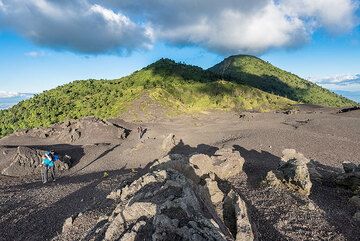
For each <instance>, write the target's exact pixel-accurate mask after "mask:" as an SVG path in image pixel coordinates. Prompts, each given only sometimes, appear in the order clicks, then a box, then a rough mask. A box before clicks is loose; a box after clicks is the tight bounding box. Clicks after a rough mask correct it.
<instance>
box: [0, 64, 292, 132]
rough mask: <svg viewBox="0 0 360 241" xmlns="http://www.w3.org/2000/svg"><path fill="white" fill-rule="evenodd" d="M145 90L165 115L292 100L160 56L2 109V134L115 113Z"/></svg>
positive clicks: (285, 103) (283, 105) (269, 105)
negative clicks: (122, 73) (121, 73)
mask: <svg viewBox="0 0 360 241" xmlns="http://www.w3.org/2000/svg"><path fill="white" fill-rule="evenodd" d="M144 95H147V96H149V97H150V98H151V99H152V100H154V101H156V102H157V103H159V104H160V105H161V106H163V107H164V108H165V109H166V110H167V113H168V114H179V113H194V112H199V111H204V110H211V109H221V110H230V109H243V110H258V111H267V110H271V109H281V108H287V107H288V106H289V105H291V104H294V103H295V102H293V101H290V100H288V99H286V98H283V97H279V96H276V95H272V94H269V93H266V92H263V91H261V90H258V89H256V88H253V87H250V86H246V85H243V84H239V83H235V82H231V81H226V80H222V79H221V78H219V77H218V75H217V74H214V73H212V72H210V71H205V70H203V69H201V68H199V67H195V66H189V65H185V64H178V63H175V62H174V61H172V60H168V59H162V60H159V61H157V62H155V63H154V64H151V65H149V66H148V67H146V68H144V69H142V70H139V71H136V72H134V73H133V74H131V75H129V76H127V77H124V78H121V79H118V80H111V81H110V80H83V81H74V82H72V83H70V84H66V85H63V86H59V87H57V88H55V89H52V90H49V91H45V92H43V93H42V94H39V95H36V96H34V97H33V98H31V99H29V100H25V101H22V102H20V103H19V104H17V105H16V106H14V107H12V108H10V109H9V110H3V111H0V123H1V124H0V136H5V135H7V134H10V133H12V132H14V131H17V130H19V129H28V128H35V127H42V126H45V127H46V126H50V125H51V124H54V123H58V122H62V121H65V120H67V119H78V118H81V117H85V116H95V117H98V118H103V119H107V118H111V117H117V116H119V114H121V113H123V112H124V111H126V110H127V109H128V108H130V107H131V103H132V102H133V101H135V100H137V99H139V98H140V97H142V96H144ZM144 109H145V107H144Z"/></svg>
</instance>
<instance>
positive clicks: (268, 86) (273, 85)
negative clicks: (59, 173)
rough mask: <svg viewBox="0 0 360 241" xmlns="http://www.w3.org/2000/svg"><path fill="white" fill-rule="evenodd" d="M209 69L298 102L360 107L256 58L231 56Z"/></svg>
mask: <svg viewBox="0 0 360 241" xmlns="http://www.w3.org/2000/svg"><path fill="white" fill-rule="evenodd" d="M209 70H210V71H213V72H215V73H217V74H220V75H221V76H223V77H225V78H228V79H234V80H236V81H237V82H238V83H243V84H247V85H250V86H253V87H256V88H259V89H261V90H263V91H266V92H269V93H274V94H276V95H280V96H284V97H287V98H289V99H292V100H295V101H298V102H303V103H308V104H316V105H322V106H329V107H344V106H351V105H356V104H357V103H356V102H354V101H351V100H349V99H347V98H344V97H342V96H340V95H337V94H335V93H333V92H331V91H329V90H327V89H324V88H322V87H320V86H318V85H316V84H314V83H312V82H309V81H307V80H304V79H302V78H300V77H298V76H296V75H294V74H292V73H289V72H286V71H284V70H281V69H279V68H277V67H275V66H273V65H271V64H270V63H268V62H265V61H263V60H261V59H259V58H256V57H253V56H247V55H238V56H231V57H229V58H227V59H225V60H224V61H223V62H221V63H219V64H217V65H215V66H214V67H212V68H210V69H209Z"/></svg>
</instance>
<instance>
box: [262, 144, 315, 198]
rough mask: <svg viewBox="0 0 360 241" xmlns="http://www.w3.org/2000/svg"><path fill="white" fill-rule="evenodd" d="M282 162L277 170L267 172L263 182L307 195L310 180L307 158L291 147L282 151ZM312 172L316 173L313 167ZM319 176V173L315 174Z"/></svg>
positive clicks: (309, 189) (310, 183)
mask: <svg viewBox="0 0 360 241" xmlns="http://www.w3.org/2000/svg"><path fill="white" fill-rule="evenodd" d="M281 160H282V162H281V163H280V165H279V168H278V169H277V170H273V171H270V172H268V173H267V175H266V179H265V182H266V183H267V184H269V185H271V186H273V187H276V188H287V189H290V190H292V191H295V192H298V193H300V194H301V195H305V196H309V195H310V191H311V187H312V182H311V180H310V170H309V168H308V164H309V162H310V161H309V160H308V159H307V158H305V156H304V155H303V154H301V153H298V152H296V151H295V150H293V149H286V150H284V151H283V157H282V159H281ZM312 172H313V173H317V171H316V168H315V167H313V170H312ZM316 175H317V176H321V175H320V174H316Z"/></svg>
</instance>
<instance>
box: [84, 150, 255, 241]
mask: <svg viewBox="0 0 360 241" xmlns="http://www.w3.org/2000/svg"><path fill="white" fill-rule="evenodd" d="M219 153H221V152H219ZM225 153H227V154H226V155H229V156H228V157H227V159H229V160H230V159H231V158H235V156H236V157H237V158H238V156H237V154H235V155H233V154H231V153H233V152H232V151H231V152H230V151H225ZM219 156H220V154H219ZM200 157H201V161H199V162H196V167H195V164H194V163H191V162H190V160H189V158H188V157H186V156H183V155H169V156H167V157H164V158H162V159H160V160H158V161H157V162H155V163H154V165H153V166H152V167H151V168H150V171H149V173H146V174H144V175H143V176H141V177H140V178H139V179H137V180H135V181H134V182H132V183H131V184H129V185H127V186H125V187H123V188H122V189H120V190H117V191H114V192H113V193H112V194H111V195H110V197H111V198H113V197H117V199H116V200H117V201H119V203H118V204H117V206H116V208H115V209H114V211H113V213H112V214H111V215H110V216H109V217H108V218H107V220H105V223H104V220H101V222H102V225H100V224H101V223H100V222H99V223H98V225H97V230H98V232H93V233H92V235H93V236H92V237H91V235H90V238H93V239H98V238H99V239H104V240H171V241H172V240H174V239H175V240H194V241H195V240H196V241H197V240H204V241H205V240H224V241H225V240H245V241H247V240H248V241H251V240H254V239H255V237H254V233H253V228H252V225H251V223H250V220H249V216H248V214H247V208H246V204H245V202H244V201H243V200H242V199H241V197H240V196H239V195H238V194H237V193H235V192H234V191H233V190H230V191H229V192H228V193H224V192H223V191H222V190H220V188H219V185H218V184H219V183H218V180H220V179H219V176H218V175H217V173H216V171H214V170H215V169H216V168H215V169H214V167H211V165H212V164H213V163H214V162H213V161H214V160H213V159H212V158H210V157H208V158H205V155H204V156H202V155H201V156H197V157H195V159H197V158H200ZM190 159H191V158H190ZM224 159H226V158H225V157H224V158H223V161H225V162H226V160H224ZM206 161H210V162H209V163H207V162H206ZM203 165H204V166H203ZM215 166H216V165H215ZM229 166H231V165H229ZM225 167H227V165H225ZM195 168H197V169H195ZM197 170H202V172H197ZM204 170H205V171H204ZM237 170H240V169H237ZM234 173H235V172H232V174H231V175H230V176H232V175H235V174H234ZM226 177H228V176H226ZM99 226H100V228H99ZM90 234H91V232H90ZM88 237H89V235H88Z"/></svg>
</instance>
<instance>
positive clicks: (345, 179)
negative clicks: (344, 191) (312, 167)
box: [335, 162, 360, 194]
mask: <svg viewBox="0 0 360 241" xmlns="http://www.w3.org/2000/svg"><path fill="white" fill-rule="evenodd" d="M343 168H344V171H345V173H342V174H340V175H338V176H337V177H336V179H335V182H336V183H337V184H338V185H339V186H342V187H345V188H348V189H351V190H352V191H353V192H354V194H360V165H359V166H356V165H355V164H354V163H351V162H343Z"/></svg>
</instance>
